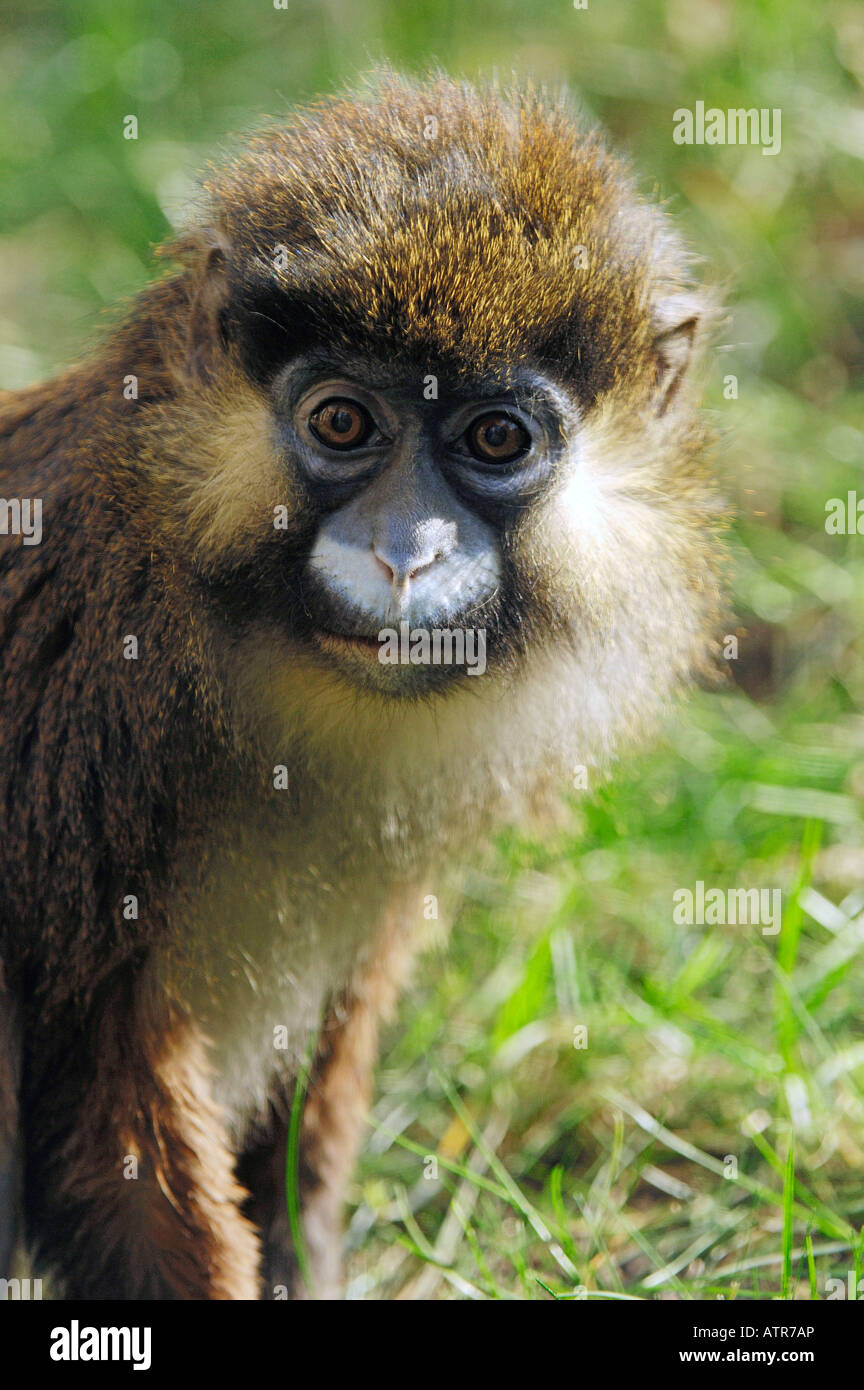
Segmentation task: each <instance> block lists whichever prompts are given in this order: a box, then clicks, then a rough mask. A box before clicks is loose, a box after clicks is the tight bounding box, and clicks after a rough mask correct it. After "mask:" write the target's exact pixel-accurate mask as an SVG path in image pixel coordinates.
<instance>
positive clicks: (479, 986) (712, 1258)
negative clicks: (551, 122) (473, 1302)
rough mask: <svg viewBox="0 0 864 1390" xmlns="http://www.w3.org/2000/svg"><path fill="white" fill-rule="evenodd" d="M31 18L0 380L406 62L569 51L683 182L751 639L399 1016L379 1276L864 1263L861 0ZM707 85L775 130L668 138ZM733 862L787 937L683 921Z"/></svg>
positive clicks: (30, 7)
mask: <svg viewBox="0 0 864 1390" xmlns="http://www.w3.org/2000/svg"><path fill="white" fill-rule="evenodd" d="M0 24H2V26H3V30H2V35H0V130H2V136H0V191H2V195H0V236H2V242H0V247H2V252H0V387H6V388H16V387H19V386H23V385H26V384H28V383H29V382H31V381H34V380H37V379H38V378H39V377H41V376H42V375H44V374H46V373H49V372H51V371H52V370H54V369H55V368H57V367H58V366H60V365H61V364H63V363H65V362H67V361H68V360H69V359H70V358H71V357H73V356H75V355H77V354H80V353H81V352H82V351H83V350H84V349H85V348H86V346H87V345H88V344H89V343H90V342H92V341H93V339H94V337H95V335H96V334H97V332H98V330H99V327H100V324H101V323H102V322H103V320H104V317H105V315H106V314H107V312H108V310H109V309H110V310H112V311H113V310H114V309H115V306H116V304H117V301H118V300H123V299H126V298H128V297H129V296H130V295H131V294H133V293H134V292H135V291H136V290H137V289H139V288H140V287H141V286H142V285H143V284H144V283H145V282H146V280H147V279H148V278H149V277H150V276H151V275H152V274H153V261H152V248H153V245H154V244H155V243H157V242H158V241H160V240H161V239H162V238H163V237H165V236H166V235H167V234H168V233H169V231H170V228H171V226H172V225H174V224H176V223H177V222H178V221H179V220H180V219H181V217H182V215H183V211H184V208H185V207H186V206H187V204H188V202H189V199H190V198H191V197H192V196H194V189H195V178H196V172H197V171H198V170H199V169H200V168H201V166H202V165H203V164H204V163H205V162H206V160H208V159H209V158H212V157H214V156H218V154H219V153H220V151H223V150H225V149H230V148H231V147H232V145H233V142H234V140H235V138H236V136H237V135H238V134H242V132H243V131H244V130H246V129H248V128H249V127H250V126H251V125H254V124H255V123H257V122H258V121H259V120H260V118H261V117H262V116H263V115H270V116H278V115H279V113H280V112H282V111H284V110H285V109H286V108H287V107H289V106H290V105H291V104H292V103H294V102H296V101H298V100H301V99H303V98H307V97H310V96H313V95H316V94H319V93H322V92H329V91H331V90H333V89H334V88H337V87H339V86H340V85H342V84H343V83H345V82H346V81H351V80H352V79H353V78H354V77H355V76H356V75H357V74H358V73H360V72H362V71H363V70H364V69H365V68H367V67H369V66H370V65H372V64H373V63H375V62H378V61H380V60H382V59H387V60H389V61H390V62H391V63H392V64H394V65H395V66H397V67H401V68H405V69H408V70H411V71H421V70H422V69H424V68H425V67H427V66H429V65H430V64H440V65H441V66H443V67H445V68H446V69H448V70H449V71H451V72H453V73H455V74H464V75H467V76H471V77H477V76H479V77H486V78H493V77H495V76H499V77H501V78H502V79H503V78H506V77H508V76H509V75H510V74H511V73H517V74H530V75H531V76H533V77H535V78H538V79H540V80H543V81H548V82H551V83H561V82H563V83H565V84H566V85H567V87H568V88H569V89H570V91H571V92H572V94H573V97H574V100H575V101H576V103H577V104H578V106H579V107H580V108H581V109H582V111H583V112H584V113H585V116H586V118H587V119H589V120H592V121H594V120H597V121H600V122H601V123H602V124H603V125H604V126H605V127H606V128H607V130H608V131H609V132H610V134H611V136H612V138H613V140H614V141H615V143H616V144H617V145H618V146H619V147H621V148H622V149H623V150H625V151H627V152H629V153H630V155H631V156H632V159H633V161H634V163H635V165H636V167H637V169H638V170H639V173H640V175H641V177H642V181H643V186H644V187H645V189H646V190H647V191H649V192H653V193H656V195H657V196H659V197H661V198H663V199H665V200H667V201H668V203H669V205H670V207H671V208H672V209H673V210H674V211H675V212H676V214H677V215H678V216H679V217H680V221H681V224H682V227H683V228H684V230H685V231H686V233H687V234H688V235H689V237H690V239H691V241H692V243H693V245H694V246H695V247H696V248H698V250H699V252H700V254H701V255H702V256H703V258H704V261H705V269H706V273H707V274H708V275H710V277H711V278H713V279H715V280H718V281H719V282H720V283H721V284H722V285H723V286H724V290H725V292H726V294H727V299H728V302H729V305H730V312H729V318H728V321H727V323H726V324H725V326H724V328H723V330H722V333H721V336H720V341H719V342H718V344H717V347H716V350H715V351H714V352H713V354H712V356H711V359H710V361H709V363H708V400H709V406H710V408H711V410H712V412H713V414H714V416H715V419H716V422H717V425H718V427H719V429H720V431H721V434H722V437H723V448H722V467H723V470H724V477H725V488H726V492H727V493H728V495H729V497H730V498H731V500H732V502H733V505H734V506H735V508H736V511H737V521H736V525H735V535H734V554H733V566H732V571H733V572H732V583H733V587H734V595H735V604H736V614H737V616H736V619H735V622H734V624H733V626H732V627H731V628H730V631H733V632H736V633H737V634H738V636H739V644H740V645H739V655H738V659H737V661H730V663H729V665H730V676H731V678H730V682H729V684H728V687H727V688H725V689H724V690H722V691H721V692H720V693H700V694H698V695H697V696H695V697H694V698H693V699H692V700H691V701H690V702H689V703H688V704H687V705H686V706H685V707H683V708H682V709H681V710H679V711H677V712H676V713H675V716H674V718H672V719H671V720H670V723H669V729H668V733H667V737H666V739H665V741H664V742H663V744H662V746H661V747H660V748H659V749H658V750H655V751H654V752H652V753H651V754H649V755H647V756H642V757H640V758H639V759H634V760H632V761H631V762H630V763H628V764H626V765H624V766H623V767H622V768H621V769H620V770H619V773H618V775H617V777H616V779H615V781H614V783H613V784H610V785H609V786H607V787H603V788H600V789H593V790H592V791H591V792H590V793H589V794H588V795H586V794H585V793H582V794H581V795H580V796H574V797H573V799H572V802H570V803H568V804H567V806H566V807H565V810H564V812H563V813H562V818H561V821H560V823H559V824H557V825H556V826H554V827H549V828H547V829H546V830H545V831H544V832H543V833H542V834H541V833H537V834H534V835H526V834H524V833H517V832H516V831H511V832H508V833H506V834H504V835H502V836H501V837H500V839H499V841H498V843H497V844H496V845H495V847H494V849H493V850H492V851H491V852H490V854H489V855H488V856H487V857H486V858H485V859H483V860H482V861H480V862H478V863H477V864H476V865H475V868H474V870H473V871H472V874H471V876H470V878H469V881H468V883H467V885H466V891H465V895H464V897H463V898H462V899H461V902H460V904H459V905H458V907H457V917H456V923H455V929H454V932H453V935H452V940H451V944H450V947H449V948H448V949H447V950H446V951H445V950H444V948H443V945H442V944H440V943H439V944H437V945H436V943H435V941H434V940H433V941H432V942H431V945H430V950H429V952H428V954H427V955H426V956H425V957H423V959H422V960H421V963H420V965H419V967H418V971H417V979H416V982H415V987H414V989H413V991H412V992H411V993H410V994H409V996H408V997H407V998H406V999H405V1001H404V1002H403V1005H402V1007H401V1010H400V1016H399V1019H398V1023H397V1024H396V1025H394V1027H393V1029H392V1031H391V1033H390V1034H389V1035H388V1037H387V1038H386V1039H385V1051H384V1056H383V1060H382V1066H381V1069H380V1075H379V1086H378V1094H377V1099H376V1107H375V1113H374V1116H373V1121H372V1125H371V1126H370V1137H369V1144H368V1147H367V1150H366V1153H365V1154H364V1157H363V1161H362V1165H361V1169H360V1171H359V1173H358V1176H357V1179H356V1181H355V1183H354V1186H353V1188H352V1193H351V1198H352V1209H351V1219H350V1226H349V1247H350V1252H351V1254H350V1276H351V1277H350V1284H349V1293H350V1294H351V1295H352V1296H355V1297H365V1298H396V1297H399V1298H419V1297H449V1298H484V1297H490V1298H501V1297H503V1298H550V1297H553V1296H559V1297H574V1296H575V1297H582V1296H587V1297H589V1298H600V1297H603V1298H610V1297H621V1296H623V1295H629V1296H635V1297H642V1298H663V1297H685V1298H713V1297H716V1296H718V1294H719V1295H722V1296H724V1297H730V1298H731V1297H737V1298H739V1299H746V1298H750V1297H765V1296H767V1295H777V1294H779V1295H782V1296H784V1297H789V1298H810V1297H814V1298H815V1297H818V1298H824V1297H826V1296H828V1295H829V1294H830V1293H831V1292H832V1290H833V1291H834V1293H835V1295H836V1292H837V1286H836V1285H831V1284H829V1283H828V1282H827V1281H828V1280H830V1279H832V1278H839V1279H842V1280H847V1278H848V1274H849V1271H852V1273H853V1276H854V1278H856V1279H857V1278H860V1277H862V1275H864V1269H862V1261H864V1244H862V1238H861V1228H862V1220H864V1179H862V1174H864V1128H862V1118H864V1104H862V1098H864V1019H862V1007H861V1001H862V985H864V971H862V963H861V953H862V942H864V836H862V817H861V793H862V791H864V717H862V713H861V710H862V691H864V665H862V647H861V641H860V635H861V631H862V607H864V602H862V600H864V593H862V572H864V563H862V547H864V537H861V536H857V535H851V536H834V535H828V534H826V531H825V504H826V501H827V500H828V499H829V498H832V497H844V496H845V495H846V493H847V492H848V491H850V490H858V491H859V493H860V495H861V496H862V497H864V429H862V419H864V417H862V389H861V358H862V340H864V315H862V288H864V181H862V166H861V158H862V153H864V105H862V91H861V88H862V83H864V10H862V8H861V6H860V5H858V4H854V3H845V2H843V0H841V2H840V3H828V4H822V5H813V4H811V3H807V4H805V3H803V0H747V3H744V0H739V2H738V3H732V2H731V0H699V3H698V4H694V3H692V0H668V2H666V3H664V2H663V0H642V3H640V4H638V5H634V4H625V3H621V0H613V2H612V3H600V0H596V2H595V0H589V4H588V8H587V9H583V10H579V9H575V8H574V7H573V6H572V4H568V3H567V0H531V3H524V2H523V3H516V2H515V0H472V3H471V4H470V5H468V4H465V3H464V0H463V2H461V3H455V0H323V3H317V4H315V3H304V2H303V0H288V3H287V5H286V8H285V9H284V10H280V9H276V8H274V6H273V4H272V2H271V0H255V3H250V0H240V2H239V3H238V0H216V3H204V4H201V5H195V6H192V5H184V4H182V3H179V4H178V3H177V0H150V2H149V3H148V4H147V5H140V4H135V5H133V4H126V3H121V2H120V0H102V2H101V3H74V0H72V3H66V4H62V5H59V4H54V5H44V4H39V3H30V4H27V5H26V6H25V5H23V4H16V3H8V0H7V4H6V6H5V8H4V13H3V16H2V19H0ZM700 100H701V101H704V102H705V103H706V105H708V106H717V107H721V108H724V109H726V108H730V107H757V108H762V107H768V108H776V107H779V108H780V109H781V111H782V151H781V153H780V154H779V155H777V156H776V157H768V156H764V155H763V154H762V153H761V151H760V149H759V148H754V147H744V146H709V145H704V146H689V147H688V146H678V145H676V144H674V143H673V140H672V124H673V122H672V113H673V111H674V110H675V109H676V108H677V107H691V108H692V107H693V106H694V105H695V103H696V102H697V101H700ZM130 114H132V115H135V116H137V118H138V121H139V138H138V140H137V141H129V140H124V139H123V135H122V130H123V118H124V117H125V116H127V115H130ZM729 376H734V377H735V378H736V380H737V397H734V396H733V395H732V393H730V392H729V390H728V389H727V390H726V391H725V392H724V379H726V378H728V377H729ZM730 396H731V398H730ZM700 879H701V880H703V881H705V882H706V883H708V884H709V886H719V887H723V888H728V887H746V886H750V885H753V886H758V887H780V888H782V889H783V891H784V904H785V911H784V921H783V929H782V932H781V934H780V936H779V937H769V936H763V935H762V934H761V933H760V932H759V930H758V928H753V927H719V928H718V927H698V926H696V927H680V926H675V925H674V924H673V922H672V894H673V892H674V891H675V889H676V888H679V887H691V888H692V887H693V885H694V884H695V883H696V881H697V880H700ZM579 1025H584V1026H585V1027H587V1030H588V1033H587V1039H588V1046H587V1047H585V1048H577V1047H574V1045H573V1039H574V1028H576V1027H578V1026H579ZM433 1160H435V1161H434V1162H433ZM436 1166H437V1177H436V1176H435V1171H436ZM862 1296H864V1285H862Z"/></svg>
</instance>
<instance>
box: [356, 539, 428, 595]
mask: <svg viewBox="0 0 864 1390" xmlns="http://www.w3.org/2000/svg"><path fill="white" fill-rule="evenodd" d="M372 553H373V554H374V556H375V559H376V561H377V563H378V565H379V567H380V569H381V570H382V571H383V573H384V574H385V575H386V577H387V582H388V583H389V584H391V585H392V586H393V588H394V589H396V590H397V591H398V590H402V591H404V590H405V589H407V587H408V585H409V583H410V582H411V580H412V579H415V578H416V577H417V575H418V574H421V573H422V572H423V570H427V569H429V567H430V566H431V565H434V564H435V561H436V560H440V558H441V551H440V550H437V549H435V550H432V549H430V550H427V551H423V552H422V553H420V554H417V555H408V556H399V557H397V556H394V555H392V554H390V555H387V556H386V557H385V556H384V555H382V554H381V551H380V550H379V549H378V547H377V546H375V545H373V547H372Z"/></svg>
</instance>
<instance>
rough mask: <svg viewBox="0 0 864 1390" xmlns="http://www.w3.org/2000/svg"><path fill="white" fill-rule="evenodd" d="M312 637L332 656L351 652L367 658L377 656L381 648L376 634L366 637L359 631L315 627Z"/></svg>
mask: <svg viewBox="0 0 864 1390" xmlns="http://www.w3.org/2000/svg"><path fill="white" fill-rule="evenodd" d="M312 638H313V641H314V642H315V643H316V645H317V646H319V647H320V648H321V650H322V651H325V652H329V653H331V654H332V655H334V656H339V655H342V654H343V653H352V654H355V655H357V656H362V657H365V658H367V659H369V658H373V657H374V658H377V656H378V653H379V651H380V650H381V642H380V639H379V638H378V636H377V634H376V636H374V637H367V636H364V635H363V634H361V633H355V632H334V631H332V630H331V629H329V628H315V629H314V630H313V632H312Z"/></svg>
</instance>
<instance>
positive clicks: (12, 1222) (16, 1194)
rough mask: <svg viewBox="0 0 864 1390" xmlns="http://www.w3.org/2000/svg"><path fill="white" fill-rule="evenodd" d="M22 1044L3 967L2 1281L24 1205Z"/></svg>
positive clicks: (0, 1041)
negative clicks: (20, 1090)
mask: <svg viewBox="0 0 864 1390" xmlns="http://www.w3.org/2000/svg"><path fill="white" fill-rule="evenodd" d="M19 1041H20V1040H19V1034H18V1017H17V1009H16V1006H15V1001H14V1000H13V998H12V996H11V995H10V993H9V991H8V990H7V988H6V985H5V982H4V977H3V966H2V964H0V1279H6V1278H8V1277H9V1275H10V1273H11V1264H12V1255H13V1253H14V1250H15V1244H16V1240H17V1237H18V1217H19V1210H20V1204H21V1139H20V1128H19V1115H18V1087H19V1083H20V1046H19Z"/></svg>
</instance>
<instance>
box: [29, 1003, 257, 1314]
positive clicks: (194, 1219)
mask: <svg viewBox="0 0 864 1390" xmlns="http://www.w3.org/2000/svg"><path fill="white" fill-rule="evenodd" d="M106 994H107V997H106V998H105V999H104V1000H103V1001H102V1003H103V1008H102V1009H101V1010H100V1017H99V1020H98V1022H91V1024H90V1025H88V1026H87V1027H85V1028H83V1029H79V1030H78V1031H77V1034H76V1033H72V1032H71V1031H67V1030H65V1029H63V1028H62V1027H60V1028H58V1029H57V1032H58V1033H59V1034H60V1036H64V1034H65V1037H66V1045H65V1047H64V1049H63V1055H62V1056H57V1057H54V1058H53V1059H48V1060H47V1064H46V1062H43V1064H42V1066H41V1067H40V1074H39V1075H38V1076H37V1077H34V1078H31V1080H32V1081H33V1082H34V1083H35V1084H33V1085H32V1094H31V1098H30V1106H29V1113H30V1123H29V1125H28V1136H27V1138H28V1164H27V1174H26V1189H25V1209H26V1213H27V1221H28V1231H29V1234H30V1236H31V1238H32V1240H33V1243H34V1245H35V1247H36V1250H35V1255H36V1259H37V1261H38V1262H40V1263H42V1264H44V1265H46V1266H48V1267H49V1268H51V1269H52V1270H53V1271H54V1272H56V1273H57V1275H58V1276H59V1278H60V1283H61V1287H62V1290H63V1296H64V1297H66V1298H73V1299H74V1298H82V1299H99V1300H102V1299H117V1298H123V1299H174V1300H177V1299H181V1300H186V1299H190V1300H210V1299H255V1298H257V1267H258V1258H259V1247H258V1240H257V1237H256V1235H255V1233H254V1231H253V1230H252V1227H251V1226H250V1225H249V1223H248V1222H247V1220H246V1219H245V1218H244V1217H243V1215H242V1214H241V1212H240V1207H239V1202H240V1199H241V1198H242V1195H243V1194H242V1191H241V1189H240V1188H239V1187H238V1185H237V1183H236V1181H235V1179H234V1175H233V1158H232V1155H231V1153H230V1149H229V1145H228V1143H227V1140H226V1135H225V1133H224V1124H223V1118H222V1115H221V1112H220V1111H219V1109H218V1108H217V1107H216V1105H215V1104H214V1103H213V1101H212V1099H211V1094H210V1075H209V1068H208V1063H207V1060H206V1052H205V1047H204V1043H203V1040H202V1039H201V1038H200V1036H199V1035H198V1033H197V1030H196V1029H195V1028H194V1027H193V1026H192V1025H191V1024H190V1023H189V1022H188V1021H187V1020H186V1019H185V1018H184V1017H182V1016H180V1015H179V1014H178V1013H176V1012H175V1011H172V1010H171V1009H170V1008H167V1007H166V1006H165V1004H164V1002H162V1001H158V1000H156V999H155V998H154V997H150V998H147V997H143V996H144V991H143V990H142V989H141V988H140V986H138V985H135V984H133V983H132V981H131V979H129V978H127V979H124V980H122V981H120V982H119V983H117V982H116V981H115V982H114V983H113V984H112V986H111V988H110V990H109V991H106ZM25 1080H26V1078H25Z"/></svg>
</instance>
